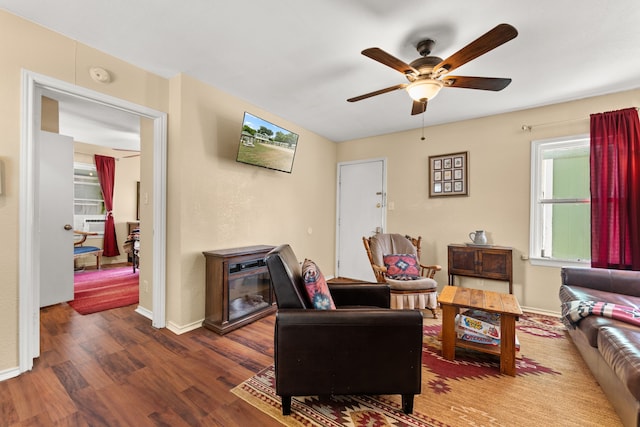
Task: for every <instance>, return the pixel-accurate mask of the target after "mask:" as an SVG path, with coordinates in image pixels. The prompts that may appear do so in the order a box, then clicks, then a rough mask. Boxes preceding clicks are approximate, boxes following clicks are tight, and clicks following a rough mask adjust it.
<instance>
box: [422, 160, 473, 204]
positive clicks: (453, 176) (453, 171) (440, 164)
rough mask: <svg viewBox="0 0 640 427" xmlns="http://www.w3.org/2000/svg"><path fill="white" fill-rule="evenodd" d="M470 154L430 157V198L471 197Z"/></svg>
mask: <svg viewBox="0 0 640 427" xmlns="http://www.w3.org/2000/svg"><path fill="white" fill-rule="evenodd" d="M468 164H469V152H468V151H464V152H461V153H451V154H442V155H439V156H429V197H443V196H446V197H451V196H468V195H469V176H468V170H469V168H468Z"/></svg>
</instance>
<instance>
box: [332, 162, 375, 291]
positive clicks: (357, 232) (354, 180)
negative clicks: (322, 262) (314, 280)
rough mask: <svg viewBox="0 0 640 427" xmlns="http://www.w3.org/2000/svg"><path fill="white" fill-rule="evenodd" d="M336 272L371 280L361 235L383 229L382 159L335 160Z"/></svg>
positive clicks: (373, 277)
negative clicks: (336, 168) (336, 165)
mask: <svg viewBox="0 0 640 427" xmlns="http://www.w3.org/2000/svg"><path fill="white" fill-rule="evenodd" d="M337 182H338V189H337V198H338V200H337V210H338V212H337V217H338V218H337V221H336V222H337V232H336V233H337V237H336V244H337V248H336V256H337V261H336V275H337V276H338V277H348V278H351V279H359V280H366V281H369V282H375V281H376V279H375V276H374V275H373V271H372V270H371V264H370V263H369V259H368V258H367V254H366V252H365V249H364V245H363V243H362V238H363V237H365V236H366V237H368V236H371V235H372V234H375V233H381V232H384V228H385V220H386V212H387V208H386V191H387V189H386V160H385V159H370V160H362V161H356V162H344V163H338V179H337Z"/></svg>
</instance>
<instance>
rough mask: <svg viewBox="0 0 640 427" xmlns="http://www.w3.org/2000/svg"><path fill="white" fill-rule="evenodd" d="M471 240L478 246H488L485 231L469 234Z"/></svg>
mask: <svg viewBox="0 0 640 427" xmlns="http://www.w3.org/2000/svg"><path fill="white" fill-rule="evenodd" d="M469 238H470V239H471V241H472V242H473V243H474V244H476V245H486V244H487V236H485V234H484V230H476V231H475V232H472V233H469Z"/></svg>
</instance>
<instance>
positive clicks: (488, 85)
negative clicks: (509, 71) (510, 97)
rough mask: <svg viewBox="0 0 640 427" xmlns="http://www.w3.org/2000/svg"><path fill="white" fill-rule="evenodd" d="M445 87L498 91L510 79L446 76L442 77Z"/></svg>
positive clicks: (505, 85) (507, 83)
mask: <svg viewBox="0 0 640 427" xmlns="http://www.w3.org/2000/svg"><path fill="white" fill-rule="evenodd" d="M442 81H443V82H444V84H445V87H460V88H465V89H481V90H493V91H499V90H502V89H504V88H505V87H507V86H509V83H511V79H503V78H497V77H467V76H446V77H443V78H442Z"/></svg>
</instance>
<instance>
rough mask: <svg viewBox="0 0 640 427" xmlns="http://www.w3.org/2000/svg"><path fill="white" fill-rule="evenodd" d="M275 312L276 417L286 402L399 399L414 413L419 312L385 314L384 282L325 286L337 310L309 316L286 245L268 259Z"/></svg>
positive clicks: (299, 275)
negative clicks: (383, 396) (381, 396)
mask: <svg viewBox="0 0 640 427" xmlns="http://www.w3.org/2000/svg"><path fill="white" fill-rule="evenodd" d="M265 260H266V264H267V267H268V269H269V274H270V276H271V281H272V283H273V287H274V291H275V294H276V300H277V303H278V312H277V313H276V325H275V342H274V353H275V355H274V357H275V370H276V393H277V394H278V395H279V396H280V397H281V399H282V413H283V415H289V414H290V413H291V397H292V396H321V395H342V394H355V395H357V394H401V395H402V409H403V411H404V412H405V413H407V414H409V413H411V412H412V411H413V398H414V395H416V394H420V391H421V380H422V378H421V373H422V367H421V359H422V314H421V313H420V312H419V311H418V310H390V309H389V304H390V290H389V287H388V286H387V285H384V284H371V285H367V284H353V285H350V284H339V285H338V284H336V285H333V286H332V285H330V287H329V288H330V292H331V297H332V299H333V301H334V303H335V305H336V307H337V309H336V310H315V309H314V308H313V306H312V305H311V302H310V301H309V299H308V297H307V294H306V291H305V285H304V280H303V278H302V272H301V267H300V264H299V262H298V260H297V258H296V256H295V254H294V253H293V250H292V249H291V247H290V246H289V245H281V246H278V247H277V248H275V249H273V250H272V251H271V252H269V254H267V256H266V258H265Z"/></svg>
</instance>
